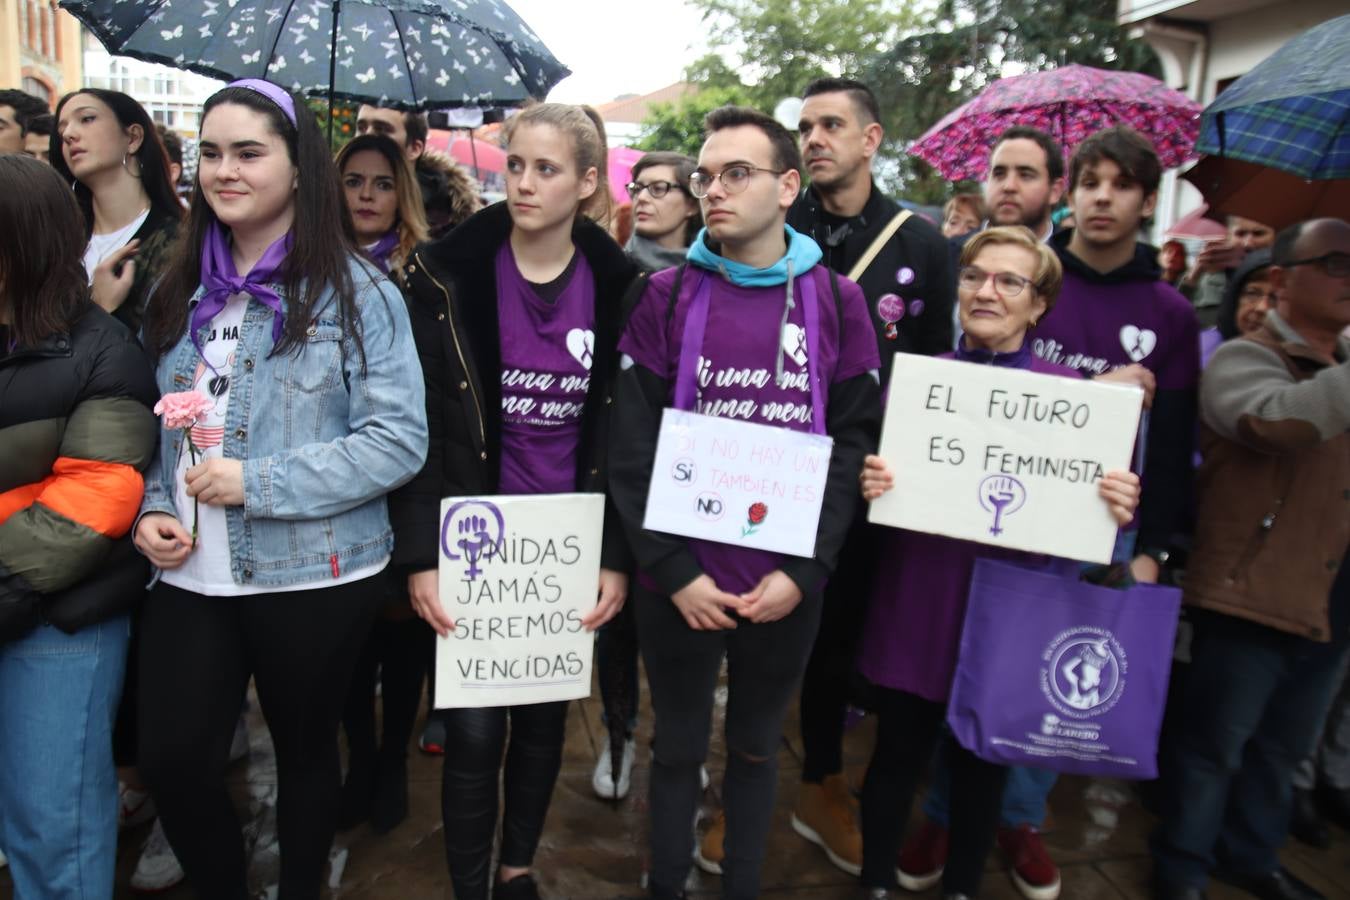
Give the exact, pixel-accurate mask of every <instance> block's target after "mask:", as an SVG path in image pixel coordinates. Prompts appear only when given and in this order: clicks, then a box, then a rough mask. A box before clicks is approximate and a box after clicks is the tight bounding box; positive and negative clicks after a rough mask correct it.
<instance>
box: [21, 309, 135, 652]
mask: <svg viewBox="0 0 1350 900" xmlns="http://www.w3.org/2000/svg"><path fill="white" fill-rule="evenodd" d="M8 343H9V342H8V340H4V341H0V353H3V354H4V355H0V640H7V639H11V638H13V637H16V636H19V635H21V634H23V633H24V632H25V631H27V630H28V629H30V628H32V627H33V626H34V625H36V624H37V623H38V622H39V621H42V620H44V619H45V620H46V621H48V622H51V623H52V624H53V625H56V626H58V627H60V628H61V629H62V630H64V631H67V632H74V631H77V630H79V629H80V628H83V627H85V626H86V625H90V624H93V623H95V622H99V621H101V620H103V619H106V618H109V617H110V616H113V615H116V614H118V613H121V612H124V611H126V610H127V609H129V608H130V607H131V606H133V605H134V604H135V602H136V600H137V599H138V598H139V597H140V596H141V593H142V587H143V585H144V584H145V579H146V577H147V574H148V567H147V566H146V563H145V561H144V560H143V559H142V558H141V556H140V555H139V554H138V553H136V551H135V550H134V549H133V548H132V546H131V538H130V535H129V532H130V529H131V526H132V523H134V522H135V520H136V513H137V511H138V510H139V509H140V505H141V494H142V493H143V491H144V482H143V481H142V479H141V473H142V472H144V471H145V468H146V467H147V466H148V465H149V464H150V461H151V459H152V458H153V456H154V451H155V443H156V441H157V440H158V438H159V425H158V423H157V421H156V420H155V416H154V413H153V412H151V408H152V407H153V406H154V404H155V402H156V400H157V399H158V397H159V391H158V390H157V388H156V387H155V378H154V372H153V370H152V369H151V367H150V363H149V361H148V360H147V358H146V356H145V354H144V352H143V351H142V350H141V348H140V345H138V344H137V343H136V341H135V339H134V338H133V337H132V336H131V333H130V332H128V331H127V329H126V328H125V327H124V326H123V325H122V324H121V323H120V322H118V321H117V320H116V319H114V318H113V317H112V316H110V315H108V314H107V313H106V312H104V311H103V310H101V309H99V308H97V307H95V306H93V305H92V304H91V305H90V306H89V308H88V310H87V311H86V312H85V313H84V315H83V316H81V317H80V319H79V320H78V321H77V322H76V323H75V324H74V326H73V327H71V328H70V329H69V331H67V332H65V333H60V334H54V335H51V336H50V337H48V338H46V339H45V340H43V341H40V342H38V343H37V344H36V345H34V346H20V347H17V348H15V349H14V350H12V351H9V352H7V353H5V352H4V351H5V348H6V347H7V346H8Z"/></svg>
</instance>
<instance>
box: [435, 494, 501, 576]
mask: <svg viewBox="0 0 1350 900" xmlns="http://www.w3.org/2000/svg"><path fill="white" fill-rule="evenodd" d="M505 532H506V523H505V521H504V519H503V518H502V511H501V510H500V509H498V508H497V506H496V504H493V503H489V502H487V501H486V500H461V501H460V502H459V503H456V504H455V505H454V506H452V507H450V509H449V511H447V512H446V514H445V521H444V522H442V523H441V552H442V553H444V554H445V556H446V558H447V559H452V560H460V559H463V560H465V561H467V562H468V564H469V568H467V569H465V570H464V575H465V577H466V578H467V579H468V580H469V581H473V580H474V579H475V578H477V577H478V576H479V575H481V574H482V572H483V570H482V569H481V568H479V566H478V563H479V562H480V561H482V559H483V558H484V557H485V556H490V555H491V554H492V552H493V550H494V549H495V548H496V547H497V545H498V544H500V543H501V541H502V538H503V536H504V535H505ZM456 551H459V552H456Z"/></svg>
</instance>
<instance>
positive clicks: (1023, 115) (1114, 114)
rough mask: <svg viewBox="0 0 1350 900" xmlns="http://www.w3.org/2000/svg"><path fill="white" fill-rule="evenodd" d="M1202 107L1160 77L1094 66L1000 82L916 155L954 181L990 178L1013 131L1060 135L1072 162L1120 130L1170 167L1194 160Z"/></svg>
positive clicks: (941, 126) (916, 147)
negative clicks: (1000, 142) (1088, 143)
mask: <svg viewBox="0 0 1350 900" xmlns="http://www.w3.org/2000/svg"><path fill="white" fill-rule="evenodd" d="M1200 113H1201V106H1200V104H1198V103H1196V102H1195V101H1194V100H1192V99H1190V98H1189V97H1187V96H1186V95H1185V94H1183V93H1181V92H1180V91H1176V90H1173V89H1172V88H1169V87H1168V86H1167V85H1165V84H1163V83H1162V82H1161V81H1159V80H1158V79H1156V78H1150V77H1149V76H1147V75H1143V74H1140V73H1138V72H1112V71H1107V70H1105V69H1094V68H1091V67H1090V66H1078V65H1073V66H1064V67H1063V68H1060V69H1050V70H1048V71H1045V72H1032V73H1030V74H1027V75H1016V76H1014V77H1012V78H1000V79H999V80H998V81H996V82H994V83H993V84H991V85H990V86H989V87H988V88H986V89H985V90H984V92H983V93H982V94H980V95H979V96H978V97H976V98H975V99H974V100H971V101H970V102H969V103H966V104H965V105H964V106H961V107H959V108H957V109H955V110H953V111H952V112H951V113H949V114H948V115H947V116H946V117H944V118H943V119H942V121H941V122H938V123H937V124H936V125H934V126H933V127H932V128H930V129H929V130H928V132H927V133H926V134H925V135H924V136H923V137H921V138H919V139H918V140H917V141H915V142H914V143H913V144H912V145H911V146H910V148H909V152H910V154H912V155H913V156H917V157H918V158H919V159H922V160H923V161H924V162H926V163H929V164H930V165H932V166H933V167H935V168H936V169H937V170H938V171H939V172H941V173H942V175H943V177H944V178H947V179H949V180H951V181H963V180H966V179H972V180H976V181H978V180H980V179H982V178H984V173H985V169H986V168H987V166H988V163H989V148H990V147H992V146H993V144H994V141H996V140H997V139H998V136H999V135H1000V134H1002V133H1003V132H1004V131H1005V130H1007V129H1008V128H1011V127H1012V126H1014V125H1030V126H1032V127H1034V128H1039V129H1041V130H1042V131H1045V132H1047V133H1048V134H1050V135H1052V136H1053V137H1054V138H1055V140H1057V141H1059V142H1060V145H1061V146H1062V147H1063V148H1064V154H1065V159H1066V160H1067V158H1068V155H1069V153H1071V152H1072V150H1073V148H1074V147H1076V146H1078V144H1079V143H1080V142H1081V141H1082V140H1083V139H1084V138H1086V137H1087V136H1088V135H1090V134H1092V133H1094V132H1096V131H1100V130H1101V129H1103V128H1109V127H1110V126H1112V125H1116V124H1125V125H1129V126H1131V127H1133V128H1134V129H1135V130H1137V131H1138V132H1139V133H1141V134H1143V135H1144V136H1145V137H1146V138H1148V139H1149V140H1150V141H1152V142H1153V147H1154V149H1155V150H1157V151H1158V157H1159V158H1160V159H1161V160H1162V164H1163V167H1164V168H1172V167H1174V166H1179V165H1181V164H1182V163H1184V162H1187V161H1188V160H1191V159H1194V158H1195V156H1196V154H1195V140H1196V137H1197V136H1198V135H1199V132H1200Z"/></svg>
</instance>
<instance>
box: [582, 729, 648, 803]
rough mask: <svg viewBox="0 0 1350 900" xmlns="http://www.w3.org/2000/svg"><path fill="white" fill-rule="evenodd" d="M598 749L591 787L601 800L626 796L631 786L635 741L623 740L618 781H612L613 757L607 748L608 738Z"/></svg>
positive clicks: (635, 748) (618, 798) (635, 752)
mask: <svg viewBox="0 0 1350 900" xmlns="http://www.w3.org/2000/svg"><path fill="white" fill-rule="evenodd" d="M604 744H605V746H604V749H602V750H601V751H600V759H598V760H597V761H596V763H595V774H593V775H592V776H591V787H592V788H594V789H595V795H596V796H597V797H599V798H600V799H601V800H622V799H623V798H624V797H627V796H628V790H629V789H630V788H631V787H632V786H633V757H634V756H635V755H636V754H637V741H635V740H633V739H632V738H629V739H628V740H626V741H624V742H623V759H622V760H620V761H619V783H618V784H617V785H616V784H615V783H614V770H613V762H612V760H613V757H612V755H611V754H610V750H609V741H608V739H606V740H605V742H604Z"/></svg>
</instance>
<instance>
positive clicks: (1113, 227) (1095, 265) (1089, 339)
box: [1032, 126, 1200, 582]
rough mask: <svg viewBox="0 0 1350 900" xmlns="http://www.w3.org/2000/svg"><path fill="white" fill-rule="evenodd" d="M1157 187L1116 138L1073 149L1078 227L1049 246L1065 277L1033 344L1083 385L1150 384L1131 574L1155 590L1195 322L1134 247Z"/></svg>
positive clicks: (1190, 375) (1150, 253)
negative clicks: (1134, 374)
mask: <svg viewBox="0 0 1350 900" xmlns="http://www.w3.org/2000/svg"><path fill="white" fill-rule="evenodd" d="M1161 177H1162V166H1161V165H1160V164H1159V162H1158V155H1157V153H1156V152H1155V151H1154V150H1153V145H1152V144H1150V143H1149V142H1148V140H1147V139H1146V138H1145V137H1143V135H1141V134H1139V132H1137V131H1135V130H1133V129H1131V128H1128V127H1126V126H1117V127H1115V128H1108V129H1106V130H1105V131H1100V132H1098V133H1097V134H1094V135H1092V136H1091V137H1089V138H1088V139H1087V140H1085V141H1083V143H1081V144H1079V145H1078V149H1076V150H1075V151H1074V155H1073V159H1072V160H1071V161H1070V163H1069V195H1068V196H1069V204H1070V207H1071V208H1072V209H1073V212H1074V219H1075V221H1076V222H1077V226H1076V227H1075V228H1073V229H1072V230H1070V231H1065V232H1062V233H1060V234H1056V235H1055V236H1054V237H1053V238H1051V239H1050V245H1051V246H1052V247H1053V248H1054V250H1055V252H1056V253H1058V254H1059V260H1060V262H1061V263H1062V264H1063V265H1064V288H1063V290H1062V291H1061V292H1060V298H1059V303H1058V304H1056V305H1055V308H1054V310H1053V311H1052V312H1051V314H1050V315H1048V316H1046V317H1045V321H1043V322H1042V323H1041V324H1040V325H1039V326H1038V327H1037V328H1036V332H1035V335H1034V339H1033V342H1032V349H1033V350H1034V351H1035V352H1036V355H1037V356H1040V357H1041V358H1042V359H1045V360H1048V361H1049V362H1053V363H1058V364H1060V365H1065V366H1068V367H1070V368H1073V369H1077V370H1079V371H1080V372H1082V373H1083V374H1084V375H1087V376H1089V377H1099V376H1103V375H1109V374H1110V373H1117V372H1119V370H1122V369H1125V368H1127V367H1130V366H1132V365H1135V364H1138V365H1141V366H1143V367H1144V368H1145V369H1147V370H1148V372H1149V373H1150V374H1151V375H1152V384H1153V385H1154V386H1155V389H1154V390H1153V392H1152V403H1151V405H1150V406H1149V411H1148V419H1147V426H1146V429H1147V430H1146V434H1145V441H1144V471H1143V472H1141V473H1140V474H1141V475H1142V477H1143V495H1142V496H1141V497H1140V500H1139V515H1138V517H1137V521H1138V522H1139V527H1138V531H1137V532H1136V538H1135V541H1134V547H1133V554H1132V561H1131V563H1130V569H1131V571H1132V573H1133V574H1134V577H1135V578H1136V579H1137V580H1138V581H1144V582H1156V581H1157V580H1158V576H1159V574H1160V567H1161V564H1162V563H1163V562H1164V561H1165V560H1166V558H1167V548H1168V547H1170V546H1171V544H1172V539H1173V537H1174V536H1176V535H1178V534H1181V533H1183V532H1184V531H1185V530H1186V527H1187V526H1186V516H1187V509H1188V504H1189V501H1190V496H1191V475H1192V472H1193V465H1192V452H1193V450H1194V446H1195V421H1196V419H1195V416H1196V387H1197V385H1198V384H1199V382H1200V344H1199V325H1198V324H1197V322H1196V319H1195V311H1194V310H1193V309H1192V307H1191V304H1190V302H1189V301H1187V300H1186V298H1185V297H1183V296H1182V295H1181V293H1180V292H1179V291H1178V290H1177V289H1176V288H1174V287H1172V286H1171V285H1170V284H1168V283H1167V282H1165V281H1163V280H1162V270H1161V269H1160V268H1159V266H1158V263H1157V253H1156V251H1155V250H1154V249H1153V248H1152V247H1150V246H1149V245H1148V244H1145V243H1143V242H1142V241H1140V240H1138V236H1139V227H1140V224H1141V223H1142V222H1143V220H1144V219H1145V218H1146V217H1147V216H1149V215H1151V214H1152V213H1153V207H1154V206H1155V204H1156V203H1157V199H1158V183H1159V181H1160V180H1161ZM1145 387H1146V389H1147V388H1148V387H1149V385H1148V384H1147V383H1145ZM1125 534H1128V532H1126V533H1125Z"/></svg>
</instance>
